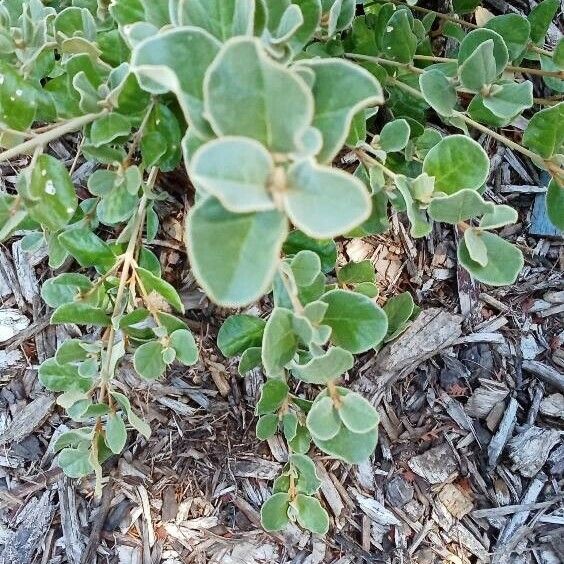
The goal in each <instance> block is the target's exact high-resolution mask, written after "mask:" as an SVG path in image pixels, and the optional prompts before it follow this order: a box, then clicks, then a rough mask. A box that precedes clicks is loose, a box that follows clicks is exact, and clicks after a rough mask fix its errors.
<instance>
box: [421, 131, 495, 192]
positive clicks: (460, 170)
mask: <svg viewBox="0 0 564 564" xmlns="http://www.w3.org/2000/svg"><path fill="white" fill-rule="evenodd" d="M489 170H490V160H489V159H488V155H487V154H486V152H485V151H484V149H483V148H482V147H481V145H480V144H479V143H477V142H476V141H474V140H473V139H470V137H466V136H464V135H450V136H449V137H445V138H444V139H442V140H441V141H440V142H439V143H438V144H437V145H435V146H434V147H433V148H432V149H431V150H430V151H429V152H428V153H427V156H426V157H425V160H424V161H423V172H426V173H427V174H428V175H429V176H434V177H435V189H436V190H438V191H440V192H444V193H445V194H454V193H455V192H458V191H459V190H462V189H464V188H466V189H470V190H477V189H478V188H480V187H481V186H482V185H483V184H484V182H485V181H486V179H487V177H488V174H489Z"/></svg>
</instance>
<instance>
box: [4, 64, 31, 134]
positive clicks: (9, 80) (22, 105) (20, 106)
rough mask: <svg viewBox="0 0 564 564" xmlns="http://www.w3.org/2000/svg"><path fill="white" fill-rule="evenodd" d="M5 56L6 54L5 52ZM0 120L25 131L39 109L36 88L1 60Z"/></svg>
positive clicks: (11, 126) (13, 127)
mask: <svg viewBox="0 0 564 564" xmlns="http://www.w3.org/2000/svg"><path fill="white" fill-rule="evenodd" d="M3 56H6V55H5V54H4V53H3ZM0 76H1V77H2V80H0V122H2V123H5V124H6V125H7V126H8V127H10V128H12V129H15V130H17V131H25V130H26V129H27V128H28V127H29V126H30V125H31V124H32V123H33V121H34V119H35V114H36V111H37V96H36V90H35V88H34V87H33V86H32V85H31V84H30V83H29V82H28V81H26V80H25V79H24V78H23V77H21V76H20V75H19V74H18V72H17V71H16V70H15V69H13V68H11V67H10V66H8V65H7V64H6V63H5V62H4V61H2V62H0Z"/></svg>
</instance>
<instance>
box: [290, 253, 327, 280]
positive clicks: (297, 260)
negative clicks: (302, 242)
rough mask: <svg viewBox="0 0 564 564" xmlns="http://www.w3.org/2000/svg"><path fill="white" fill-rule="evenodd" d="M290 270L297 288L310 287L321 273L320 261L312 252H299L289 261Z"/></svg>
mask: <svg viewBox="0 0 564 564" xmlns="http://www.w3.org/2000/svg"><path fill="white" fill-rule="evenodd" d="M290 268H291V269H292V273H293V275H294V280H295V282H296V284H297V285H298V286H311V285H312V284H313V283H314V281H315V279H316V278H317V276H319V273H320V272H321V259H320V258H319V255H317V254H316V253H314V252H313V251H308V250H303V251H299V252H298V254H297V255H296V256H294V257H293V258H292V260H291V261H290Z"/></svg>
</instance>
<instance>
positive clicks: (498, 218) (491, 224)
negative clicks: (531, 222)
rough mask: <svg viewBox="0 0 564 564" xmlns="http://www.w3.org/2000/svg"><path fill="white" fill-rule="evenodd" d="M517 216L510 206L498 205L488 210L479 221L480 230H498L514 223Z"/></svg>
mask: <svg viewBox="0 0 564 564" xmlns="http://www.w3.org/2000/svg"><path fill="white" fill-rule="evenodd" d="M518 218H519V216H518V215H517V212H516V211H515V210H514V209H513V208H512V207H510V206H505V205H498V206H493V207H492V209H491V210H488V211H487V212H486V213H485V214H484V216H483V217H482V219H481V220H480V225H479V227H480V229H499V228H500V227H505V226H506V225H510V224H512V223H516V222H517V219H518Z"/></svg>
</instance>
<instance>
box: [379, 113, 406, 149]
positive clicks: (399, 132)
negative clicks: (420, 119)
mask: <svg viewBox="0 0 564 564" xmlns="http://www.w3.org/2000/svg"><path fill="white" fill-rule="evenodd" d="M410 134H411V128H410V127H409V123H408V122H407V121H406V120H405V119H394V120H392V121H389V122H388V123H387V124H386V125H385V126H384V127H383V128H382V131H380V147H381V148H382V150H384V151H386V153H392V152H395V151H401V150H402V149H405V147H406V145H407V142H408V141H409V136H410Z"/></svg>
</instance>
